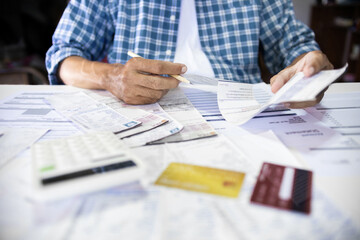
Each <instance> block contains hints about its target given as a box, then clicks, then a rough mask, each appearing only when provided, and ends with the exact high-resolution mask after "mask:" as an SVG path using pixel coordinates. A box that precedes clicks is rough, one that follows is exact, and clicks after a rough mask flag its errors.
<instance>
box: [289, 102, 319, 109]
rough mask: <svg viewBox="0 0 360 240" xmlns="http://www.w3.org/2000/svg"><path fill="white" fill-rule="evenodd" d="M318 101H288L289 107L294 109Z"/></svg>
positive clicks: (313, 104)
mask: <svg viewBox="0 0 360 240" xmlns="http://www.w3.org/2000/svg"><path fill="white" fill-rule="evenodd" d="M317 103H318V102H317V101H316V100H313V101H306V102H289V103H287V104H288V106H289V108H293V109H301V108H307V107H312V106H315V105H316V104H317Z"/></svg>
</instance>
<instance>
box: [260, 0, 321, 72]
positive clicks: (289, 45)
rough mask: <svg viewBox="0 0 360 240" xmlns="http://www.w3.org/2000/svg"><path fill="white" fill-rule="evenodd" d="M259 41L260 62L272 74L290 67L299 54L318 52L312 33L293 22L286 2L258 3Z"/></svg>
mask: <svg viewBox="0 0 360 240" xmlns="http://www.w3.org/2000/svg"><path fill="white" fill-rule="evenodd" d="M262 4H263V6H262V13H261V16H260V17H261V20H260V24H261V27H260V41H261V43H262V45H263V47H264V59H265V62H266V64H267V67H268V68H269V70H270V71H271V72H272V73H273V74H275V73H277V72H279V71H281V70H282V69H283V68H285V67H287V66H288V65H290V64H291V63H292V62H293V61H294V60H295V58H296V57H298V56H299V55H301V54H303V53H307V52H310V51H315V50H319V46H318V44H317V43H316V42H315V40H314V33H313V32H312V31H311V30H310V29H309V28H308V27H307V26H306V25H305V24H303V23H302V22H300V21H298V20H296V19H295V14H294V10H293V4H292V1H290V0H266V1H262Z"/></svg>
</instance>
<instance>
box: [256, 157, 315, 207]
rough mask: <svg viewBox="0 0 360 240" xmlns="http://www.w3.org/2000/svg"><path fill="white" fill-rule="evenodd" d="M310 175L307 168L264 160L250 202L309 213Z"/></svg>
mask: <svg viewBox="0 0 360 240" xmlns="http://www.w3.org/2000/svg"><path fill="white" fill-rule="evenodd" d="M312 175H313V174H312V172H311V171H308V170H303V169H298V168H293V167H287V166H281V165H277V164H272V163H266V162H265V163H264V164H263V165H262V168H261V171H260V174H259V176H258V178H257V182H256V185H255V188H254V191H253V193H252V196H251V202H252V203H258V204H262V205H266V206H271V207H276V208H280V209H287V210H293V211H299V212H303V213H307V214H310V209H311V191H312V190H311V186H312Z"/></svg>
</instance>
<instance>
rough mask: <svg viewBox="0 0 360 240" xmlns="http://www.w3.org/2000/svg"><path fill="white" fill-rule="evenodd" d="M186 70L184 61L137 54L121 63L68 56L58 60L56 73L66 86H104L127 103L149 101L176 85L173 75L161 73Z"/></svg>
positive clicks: (94, 87)
mask: <svg viewBox="0 0 360 240" xmlns="http://www.w3.org/2000/svg"><path fill="white" fill-rule="evenodd" d="M186 70H187V68H186V66H185V65H184V64H180V63H172V62H166V61H159V60H149V59H144V58H138V57H136V58H132V59H130V60H129V61H128V62H127V63H126V64H125V65H122V64H107V63H101V62H92V61H88V60H86V59H84V58H81V57H77V56H71V57H68V58H66V59H65V60H64V61H63V62H62V63H61V65H60V69H59V76H60V78H61V79H62V80H63V82H64V83H65V84H68V85H73V86H76V87H82V88H90V89H106V90H108V91H109V92H111V93H112V94H114V95H115V96H116V97H118V98H119V99H121V100H123V101H124V102H126V103H128V104H148V103H154V102H156V101H158V100H159V99H160V98H161V97H162V96H164V95H165V94H166V93H167V92H168V91H169V90H170V89H173V88H176V87H177V86H178V84H179V81H178V80H176V79H175V78H173V77H163V76H160V75H170V74H171V75H179V74H183V73H185V72H186Z"/></svg>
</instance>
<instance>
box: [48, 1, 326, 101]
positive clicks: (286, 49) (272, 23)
mask: <svg viewBox="0 0 360 240" xmlns="http://www.w3.org/2000/svg"><path fill="white" fill-rule="evenodd" d="M260 44H261V45H262V47H263V49H264V59H265V62H266V64H267V66H268V68H269V69H270V71H271V72H272V73H273V74H276V73H277V74H276V75H275V76H274V77H273V78H272V79H271V88H272V91H273V92H276V91H278V90H279V89H280V88H281V87H282V86H283V85H284V84H285V83H286V82H287V81H288V80H289V79H290V78H291V77H292V76H293V75H294V74H295V73H296V72H300V71H303V72H304V73H305V75H306V76H311V75H313V74H315V73H317V72H319V71H321V70H324V69H332V68H333V66H332V65H331V63H330V62H329V61H328V59H327V58H326V56H325V55H324V54H323V53H322V52H321V51H320V50H319V47H318V45H317V44H316V42H315V41H314V35H313V33H312V31H311V30H310V29H308V28H307V27H306V26H305V25H304V24H302V23H300V22H299V21H297V20H296V19H295V16H294V11H293V6H292V2H291V0H241V1H205V0H202V1H200V0H199V1H198V0H183V1H170V0H168V1H167V0H166V1H165V0H162V1H160V0H159V1H151V0H139V1H131V0H101V1H100V0H71V1H70V3H69V5H68V7H67V8H66V10H65V12H64V14H63V16H62V19H61V20H60V22H59V25H58V27H57V29H56V31H55V33H54V36H53V46H52V47H51V48H50V49H49V51H48V53H47V60H46V65H47V69H48V71H49V79H50V82H51V83H52V84H61V83H65V84H69V85H73V86H77V87H83V88H96V89H106V90H108V91H110V92H111V93H113V94H114V95H115V96H117V97H118V98H120V99H122V100H123V101H125V102H127V103H130V104H146V103H153V102H156V101H157V100H159V99H160V98H161V97H162V96H164V95H165V94H166V93H167V91H168V90H169V89H172V88H176V87H177V86H178V83H179V82H178V80H176V79H175V78H172V77H167V76H166V75H170V74H183V73H185V72H188V73H198V74H199V73H200V74H202V75H207V76H210V77H217V78H221V79H229V80H234V81H239V82H246V83H256V82H259V81H261V76H260V69H259V66H258V51H259V47H260ZM129 50H130V51H133V52H135V53H137V54H139V55H141V56H142V57H144V58H131V59H130V57H129V56H128V55H127V52H128V51H129ZM104 57H107V61H108V63H104V62H100V61H101V60H102V59H104ZM173 62H181V63H173ZM282 69H283V70H282ZM321 98H322V95H320V96H318V98H317V100H316V101H314V102H304V103H296V104H294V103H292V104H291V105H290V107H293V108H302V107H307V106H312V105H314V104H316V103H317V102H319V101H320V100H321Z"/></svg>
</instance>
